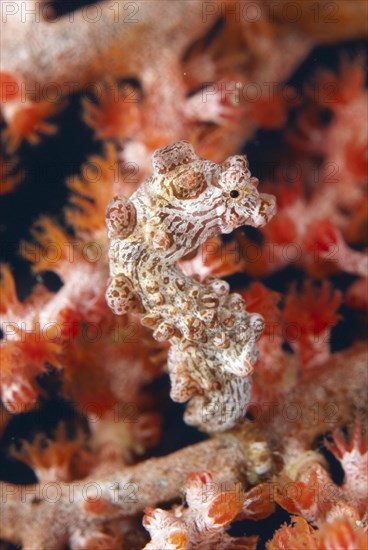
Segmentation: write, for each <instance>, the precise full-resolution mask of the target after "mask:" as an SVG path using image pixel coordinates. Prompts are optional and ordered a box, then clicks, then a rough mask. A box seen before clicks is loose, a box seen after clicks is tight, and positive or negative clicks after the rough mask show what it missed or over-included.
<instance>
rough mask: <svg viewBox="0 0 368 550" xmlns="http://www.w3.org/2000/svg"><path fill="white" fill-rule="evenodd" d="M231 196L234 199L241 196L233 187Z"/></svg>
mask: <svg viewBox="0 0 368 550" xmlns="http://www.w3.org/2000/svg"><path fill="white" fill-rule="evenodd" d="M230 197H231V198H232V199H236V198H238V197H239V191H237V190H236V189H232V191H230Z"/></svg>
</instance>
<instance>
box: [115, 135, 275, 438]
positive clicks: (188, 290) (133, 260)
mask: <svg viewBox="0 0 368 550" xmlns="http://www.w3.org/2000/svg"><path fill="white" fill-rule="evenodd" d="M152 165H153V173H152V177H151V178H150V179H149V180H148V181H147V182H145V183H143V184H142V185H141V186H140V188H139V189H138V190H137V191H136V192H135V193H134V194H133V195H132V196H131V197H130V199H129V200H127V199H124V198H121V197H115V198H114V199H113V200H112V201H111V203H110V204H109V206H108V208H107V214H106V220H107V226H108V230H109V237H110V239H111V245H110V251H109V258H110V275H111V280H110V282H109V286H108V289H107V292H106V298H107V301H108V304H109V305H110V307H111V308H112V309H113V311H114V312H115V313H116V314H118V315H122V314H124V313H126V312H128V311H133V312H135V313H136V314H137V315H139V316H140V318H141V322H142V323H143V324H144V325H147V326H149V327H151V328H152V329H153V331H154V332H153V336H154V337H155V338H156V339H157V340H160V341H163V340H169V341H170V343H171V348H170V351H169V357H168V370H169V373H170V377H171V383H172V389H171V395H172V397H173V399H174V400H175V401H187V400H188V399H190V400H191V401H190V404H189V407H188V409H187V412H186V420H187V422H188V423H191V424H195V425H198V426H200V427H201V428H203V429H205V430H209V431H211V430H222V429H228V428H229V427H231V426H233V425H234V424H235V423H236V422H237V421H238V420H239V419H240V418H241V417H242V416H243V415H244V412H245V410H246V406H247V403H248V401H249V393H250V388H251V379H250V376H249V375H250V374H251V372H252V365H253V364H254V362H255V360H256V357H257V352H256V348H255V343H256V341H257V340H258V338H259V337H260V335H261V333H262V329H263V319H262V317H261V316H260V315H254V314H249V313H247V312H246V310H245V304H244V301H243V299H242V298H241V296H240V295H239V294H236V293H231V294H230V293H229V286H228V284H227V283H226V282H225V281H222V280H220V279H215V278H212V277H208V278H207V279H206V280H205V281H204V282H202V283H200V282H199V281H197V280H195V279H190V278H188V277H186V276H184V275H183V273H182V272H181V271H180V269H179V268H178V266H177V261H178V260H179V259H180V258H182V257H183V256H185V255H186V254H188V253H189V252H190V251H192V250H194V249H195V248H197V247H198V246H199V245H201V244H203V243H204V242H206V241H207V240H208V239H209V238H210V237H213V236H214V235H218V234H220V233H229V232H231V231H232V230H233V229H235V228H236V227H239V226H241V225H252V226H254V227H259V226H262V225H264V224H265V223H267V221H268V220H269V219H270V218H271V217H272V216H273V214H274V213H275V200H274V198H273V197H272V196H270V195H266V194H259V193H258V191H257V187H256V186H257V184H258V180H256V178H253V177H251V174H250V171H249V169H248V162H247V159H246V158H245V157H244V156H234V157H230V158H229V159H227V160H226V161H225V162H224V163H222V164H221V165H218V164H216V163H214V162H211V161H207V160H202V159H201V158H199V157H198V155H197V154H196V153H195V151H194V150H193V147H192V146H191V144H190V143H188V142H186V141H181V142H178V143H175V144H173V145H170V146H168V147H164V148H162V149H159V150H157V151H156V152H155V153H154V155H153V159H152Z"/></svg>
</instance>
